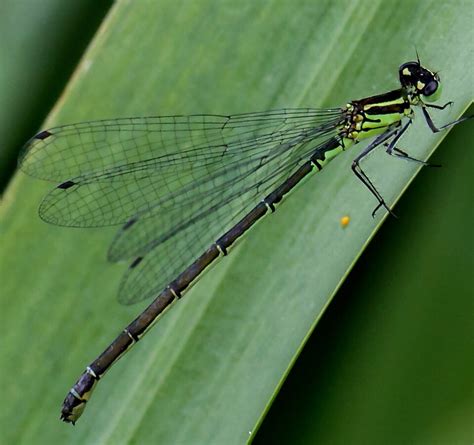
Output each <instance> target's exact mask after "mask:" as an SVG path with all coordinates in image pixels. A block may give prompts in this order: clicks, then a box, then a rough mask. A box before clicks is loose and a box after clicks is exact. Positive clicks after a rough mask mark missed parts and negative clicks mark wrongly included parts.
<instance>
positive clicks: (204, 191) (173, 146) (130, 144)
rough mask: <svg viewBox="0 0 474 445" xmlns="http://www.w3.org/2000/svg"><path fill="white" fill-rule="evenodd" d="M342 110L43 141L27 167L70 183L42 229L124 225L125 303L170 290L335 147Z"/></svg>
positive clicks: (155, 124)
mask: <svg viewBox="0 0 474 445" xmlns="http://www.w3.org/2000/svg"><path fill="white" fill-rule="evenodd" d="M340 121H341V110H340V109H330V110H315V109H290V110H275V111H269V112H262V113H248V114H241V115H235V116H214V115H200V116H172V117H149V118H132V119H115V120H109V121H97V122H90V123H83V124H75V125H68V126H64V127H57V128H53V129H51V130H47V131H44V132H42V133H39V134H38V135H37V136H35V137H34V138H33V139H31V140H30V142H29V143H28V144H27V146H26V148H25V150H24V152H23V154H22V156H21V160H20V166H21V168H22V170H23V171H25V172H26V173H28V174H30V175H33V176H36V177H40V178H43V179H49V180H55V181H61V183H60V184H59V185H58V186H57V187H56V188H55V189H53V190H52V191H51V192H50V193H49V194H48V195H47V196H46V197H45V199H44V200H43V202H42V204H41V207H40V215H41V216H42V218H43V219H45V220H47V221H49V222H52V223H55V224H60V225H68V226H81V227H87V226H88V227H90V226H104V225H112V224H117V223H125V225H124V226H123V227H122V229H121V230H120V231H119V233H118V235H117V236H116V238H115V240H114V242H113V244H112V246H111V248H110V250H109V258H110V259H111V260H113V261H116V260H119V259H126V258H134V257H136V259H135V260H134V262H133V263H132V264H133V267H131V268H130V269H129V271H128V272H127V273H126V275H125V281H124V282H123V283H122V286H121V292H120V299H121V300H122V301H124V302H127V303H130V302H134V301H138V300H141V299H144V298H147V297H149V296H150V295H151V294H153V293H156V292H157V291H159V290H161V288H163V287H164V285H166V284H167V282H169V281H171V280H172V279H173V278H174V277H175V276H176V275H177V274H178V273H179V272H180V271H182V269H183V268H184V267H186V266H188V265H189V264H190V263H191V262H192V260H193V259H194V257H196V256H197V255H198V254H200V253H201V251H202V250H203V249H205V248H206V247H208V245H210V244H211V243H212V242H213V241H214V240H215V239H216V238H217V237H218V236H219V235H221V234H222V233H223V232H224V231H225V230H228V229H229V228H230V227H231V226H232V225H233V224H235V222H236V221H238V218H239V217H241V216H242V215H243V214H245V213H246V212H247V211H248V210H249V209H250V208H251V207H253V206H254V205H255V204H256V202H258V199H262V198H263V197H264V196H265V195H266V194H268V192H269V191H271V189H272V188H274V187H275V186H276V185H278V184H279V183H281V182H282V181H283V180H284V179H285V177H287V176H288V175H290V174H291V173H292V171H294V169H295V168H297V167H298V165H299V164H300V163H301V161H302V160H304V159H305V158H306V157H307V156H308V153H310V152H312V151H313V150H314V149H315V148H316V147H317V145H318V143H319V142H320V141H322V140H323V139H324V140H327V138H329V137H331V136H332V135H333V134H334V132H335V129H336V128H337V125H339V124H340Z"/></svg>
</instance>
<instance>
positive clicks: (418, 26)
mask: <svg viewBox="0 0 474 445" xmlns="http://www.w3.org/2000/svg"><path fill="white" fill-rule="evenodd" d="M471 16H472V3H471V2H470V1H465V2H451V3H448V2H444V3H442V4H440V3H439V2H436V1H418V2H412V1H402V2H399V1H397V2H395V1H394V2H386V1H379V2H375V1H360V2H356V1H349V0H348V1H345V2H343V1H337V2H333V1H327V2H323V1H321V2H314V1H311V0H307V1H300V2H298V3H297V4H295V3H294V2H283V1H273V2H267V1H250V0H249V1H244V2H235V1H231V0H222V1H218V0H214V1H211V0H207V1H205V0H200V1H195V2H191V1H187V2H182V3H179V4H178V3H177V2H176V1H174V0H168V1H160V2H156V1H151V0H150V1H141V2H118V3H117V4H116V5H115V6H114V8H113V9H112V12H111V13H110V14H109V16H108V17H107V19H106V21H105V22H104V23H103V26H102V28H101V30H100V31H99V32H98V34H97V35H96V38H95V39H94V41H93V42H92V44H91V46H90V48H89V50H88V52H87V53H86V54H85V56H84V58H83V60H82V62H81V64H80V66H79V67H78V70H77V71H76V74H75V76H74V77H73V79H72V80H71V82H70V84H69V86H68V88H67V89H66V91H65V93H64V95H63V97H62V100H61V101H60V103H59V104H58V106H57V107H56V108H55V110H54V112H53V113H52V114H51V116H50V119H49V120H48V122H47V124H46V125H45V126H46V127H48V126H51V125H53V124H59V123H68V122H77V121H81V120H86V119H87V120H91V119H98V118H106V117H121V116H133V115H137V116H143V115H167V114H186V113H236V112H245V111H257V110H264V109H269V108H278V107H296V106H304V107H307V106H311V107H321V106H338V105H343V104H344V103H345V102H346V101H348V100H351V99H357V98H360V97H364V96H368V95H372V94H376V93H380V92H384V91H387V90H389V89H393V88H396V87H397V83H398V81H397V69H398V65H399V64H400V63H403V62H405V61H407V60H411V59H414V58H415V54H414V52H415V50H414V45H416V47H417V50H418V52H419V54H420V58H421V60H422V62H424V63H426V65H428V66H430V67H432V68H433V69H438V70H439V71H440V76H441V78H442V81H443V82H444V96H443V100H446V101H447V100H454V101H455V104H454V105H453V107H452V108H451V109H449V110H446V111H445V112H440V113H436V121H437V122H447V121H448V120H453V119H455V118H456V117H458V116H459V115H460V114H461V113H462V111H463V110H464V109H465V108H466V106H467V105H468V104H469V103H470V101H471V100H472V83H471V76H472V73H471V72H470V71H469V70H468V69H466V62H465V61H466V60H471V59H472V53H473V41H474V39H473V31H472V26H471V20H470V17H471ZM448 37H449V38H448ZM418 121H419V122H417V124H416V125H415V126H414V127H415V128H412V129H411V131H410V133H409V134H408V135H407V137H406V138H404V139H403V148H407V147H409V149H410V150H409V151H410V154H412V155H413V156H415V157H419V158H426V157H427V156H428V155H429V154H430V153H431V152H432V151H433V150H434V148H435V147H436V145H437V144H438V143H439V141H440V139H441V138H442V137H443V136H442V135H441V134H437V135H433V134H431V133H430V131H429V130H428V129H427V128H426V125H425V123H424V121H423V119H418ZM358 150H359V148H358V147H355V148H353V149H352V150H351V152H348V153H344V154H342V155H341V156H340V157H339V158H338V159H337V160H336V161H334V162H333V163H331V164H330V165H329V166H328V167H327V168H326V169H325V170H324V171H323V172H321V173H320V174H318V175H316V176H315V177H313V178H311V179H310V180H308V181H306V182H305V184H304V185H302V186H301V187H299V188H298V190H296V191H295V192H294V193H293V194H292V196H291V197H290V198H289V199H287V200H285V202H284V203H283V205H281V206H279V207H278V211H277V212H276V213H275V214H274V215H271V216H269V217H267V218H265V220H264V221H262V222H261V223H260V224H259V225H258V226H257V227H256V228H255V229H253V230H252V231H251V232H250V233H249V234H248V236H247V237H246V239H245V241H243V242H242V243H241V245H240V246H238V247H237V248H235V249H234V250H233V252H232V254H231V255H230V257H228V258H226V259H225V260H224V261H222V262H221V263H220V264H219V265H217V266H216V267H215V268H213V270H212V272H210V273H208V274H206V276H205V277H204V278H203V279H202V280H201V281H200V282H199V283H198V284H197V285H196V286H195V288H194V289H193V290H191V291H190V292H189V293H188V294H186V297H185V298H184V299H183V300H182V301H181V302H180V303H178V304H177V305H176V306H175V308H174V309H173V310H172V311H170V312H169V313H168V314H167V315H166V317H164V318H163V319H162V320H161V321H160V322H159V323H158V324H157V325H156V327H155V328H154V329H153V330H152V331H150V333H149V334H148V335H147V336H146V337H145V339H144V340H143V341H142V342H140V344H139V345H137V346H136V347H135V348H134V349H133V350H132V351H131V352H130V353H129V354H127V356H126V357H125V358H124V359H123V360H122V362H120V363H119V364H117V365H116V366H114V367H113V369H112V370H111V371H110V372H109V373H108V374H107V376H106V377H105V378H104V379H103V381H101V383H100V385H99V386H98V388H97V390H96V393H95V395H94V396H93V398H92V399H91V401H90V404H89V406H88V408H87V410H86V411H85V413H84V416H83V417H82V418H81V419H80V421H79V422H78V424H77V425H76V427H75V428H68V427H67V426H66V425H62V424H61V423H60V422H59V420H58V416H59V408H60V404H61V402H62V399H63V397H64V396H65V395H66V392H67V390H68V388H69V387H70V386H71V385H72V384H73V382H74V379H75V378H76V377H77V376H78V375H79V374H80V372H82V370H83V368H84V367H85V365H86V364H88V363H89V362H90V361H92V360H93V359H94V357H95V356H96V355H97V354H98V353H100V352H101V350H102V349H103V348H105V347H106V346H107V345H108V343H109V342H110V341H111V340H112V339H113V338H114V336H115V335H116V334H118V332H119V331H120V330H121V329H122V328H123V326H125V325H126V324H127V323H128V322H129V321H130V320H131V319H132V318H133V317H134V316H136V315H137V314H138V313H139V312H140V311H141V310H142V309H143V308H144V307H145V306H144V305H141V306H140V305H138V306H134V307H121V306H119V305H116V304H115V303H114V295H115V293H116V289H117V285H118V281H119V279H120V276H121V274H122V273H123V271H124V270H125V268H126V265H119V266H112V265H108V264H106V262H105V259H104V257H105V251H106V249H107V244H108V242H110V240H111V237H112V236H113V230H109V229H107V230H99V229H97V230H71V229H65V228H56V227H51V226H48V225H46V224H44V223H42V222H41V221H39V220H38V218H37V217H36V210H35V209H36V207H37V205H38V203H39V201H40V199H41V196H43V195H44V193H45V192H46V191H47V190H48V189H49V188H51V185H49V186H48V185H47V184H44V183H42V182H40V181H35V180H33V179H31V178H26V177H25V176H24V175H22V174H21V173H20V174H18V175H17V177H16V178H15V180H14V181H13V182H12V184H11V186H10V188H9V189H8V192H7V194H6V195H5V199H4V202H3V203H2V208H1V209H0V212H1V213H0V217H1V226H0V230H1V233H2V253H1V257H0V274H1V276H0V281H1V283H2V293H1V298H2V300H1V301H2V303H1V304H2V317H1V319H0V322H1V324H2V329H3V339H2V348H1V350H0V363H1V365H2V368H3V369H5V370H6V371H5V372H4V373H3V374H4V375H5V376H4V378H3V387H4V392H3V397H4V401H3V404H2V405H3V407H2V411H1V412H0V422H1V425H0V426H1V428H0V431H2V433H1V434H2V435H4V437H5V440H4V441H5V442H6V443H28V444H29V443H36V444H38V443H44V442H48V443H57V442H62V443H91V442H94V443H114V444H116V443H170V444H175V443H179V444H210V443H216V444H222V443H226V444H227V443H245V442H246V441H247V440H248V439H249V438H250V437H251V436H252V434H253V432H254V431H255V429H256V425H257V424H258V422H259V419H261V418H262V416H263V415H264V413H265V411H266V409H267V408H268V406H269V404H270V403H271V400H272V397H273V396H274V394H275V393H276V391H277V390H278V387H279V385H280V384H281V382H282V381H283V379H284V378H285V376H286V373H287V372H288V370H289V368H290V367H291V365H292V363H293V362H294V361H295V360H296V356H297V354H298V352H299V350H300V349H301V347H302V345H303V344H304V342H305V340H306V339H307V337H308V336H309V334H310V333H311V330H312V329H313V327H314V326H315V325H316V323H317V321H318V320H319V318H320V317H321V315H322V313H323V311H324V309H325V308H326V307H327V306H328V304H329V303H330V301H331V299H332V297H333V295H334V293H335V291H336V289H337V288H338V286H339V285H340V283H342V281H343V280H344V278H345V276H346V274H347V273H348V271H349V269H350V268H351V267H352V265H353V264H354V262H355V261H356V259H357V258H358V257H359V256H360V254H361V252H362V249H363V248H364V246H365V245H366V244H367V243H368V241H369V240H370V238H371V237H372V236H373V235H374V233H375V231H376V230H377V228H378V227H379V226H380V224H381V222H382V219H383V215H382V212H380V213H379V215H378V216H377V218H375V219H372V217H371V211H372V209H373V208H374V206H375V204H376V203H375V202H374V199H373V198H372V197H371V196H370V194H369V193H368V192H367V190H365V189H364V187H363V186H362V185H361V184H360V183H359V182H358V181H357V179H356V178H354V176H353V175H352V174H351V173H350V163H351V161H352V159H353V157H354V156H355V153H357V152H358ZM365 168H366V172H367V173H368V175H370V177H371V178H372V179H373V180H374V182H375V183H376V184H377V187H378V188H379V189H380V191H381V193H382V194H383V196H384V197H385V198H386V199H387V200H388V202H391V203H392V202H394V201H395V200H396V199H397V198H398V197H399V196H400V194H401V192H402V191H403V190H404V188H405V187H406V186H407V184H408V183H409V182H410V180H411V179H412V178H413V176H414V175H415V174H416V172H417V171H418V168H417V166H416V165H412V164H409V163H404V162H400V161H398V160H396V159H392V158H388V157H387V156H386V155H385V154H384V153H383V152H382V153H376V154H375V155H374V156H372V157H371V158H370V160H368V161H367V162H366V164H365ZM427 193H429V191H427ZM344 215H350V217H351V222H350V225H349V226H348V227H347V228H346V229H342V228H341V226H340V223H339V220H340V217H342V216H344ZM420 229H421V227H420ZM354 298H357V296H354ZM341 366H344V364H343V363H342V364H341Z"/></svg>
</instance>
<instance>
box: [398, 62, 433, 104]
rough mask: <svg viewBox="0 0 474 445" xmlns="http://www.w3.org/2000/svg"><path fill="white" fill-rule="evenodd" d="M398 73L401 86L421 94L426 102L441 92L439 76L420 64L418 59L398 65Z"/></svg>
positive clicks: (431, 100)
mask: <svg viewBox="0 0 474 445" xmlns="http://www.w3.org/2000/svg"><path fill="white" fill-rule="evenodd" d="M398 74H399V76H400V83H401V84H402V87H404V88H406V89H407V90H408V91H409V92H410V93H411V94H413V95H415V96H423V99H425V100H426V101H427V102H434V101H436V100H438V98H439V95H440V93H441V84H440V79H439V76H438V74H437V73H433V72H432V71H430V70H429V69H428V68H425V67H424V66H422V65H421V63H420V62H419V61H416V62H406V63H404V64H403V65H401V66H400V68H399V70H398Z"/></svg>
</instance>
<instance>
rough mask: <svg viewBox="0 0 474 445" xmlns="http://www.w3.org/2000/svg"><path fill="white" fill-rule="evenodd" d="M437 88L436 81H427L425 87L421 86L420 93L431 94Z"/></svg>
mask: <svg viewBox="0 0 474 445" xmlns="http://www.w3.org/2000/svg"><path fill="white" fill-rule="evenodd" d="M437 89H438V82H437V81H436V80H432V81H430V82H428V83H427V84H426V85H425V87H424V88H423V91H422V94H423V96H431V95H432V94H434V93H435V92H436V90H437Z"/></svg>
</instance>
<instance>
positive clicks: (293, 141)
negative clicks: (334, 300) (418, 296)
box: [20, 60, 466, 424]
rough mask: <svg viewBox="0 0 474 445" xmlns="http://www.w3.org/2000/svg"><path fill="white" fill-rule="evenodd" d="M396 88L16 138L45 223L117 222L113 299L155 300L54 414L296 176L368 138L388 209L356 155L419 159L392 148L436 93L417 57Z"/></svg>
mask: <svg viewBox="0 0 474 445" xmlns="http://www.w3.org/2000/svg"><path fill="white" fill-rule="evenodd" d="M399 78H400V84H401V87H400V88H399V89H397V90H394V91H390V92H388V93H384V94H380V95H378V96H372V97H367V98H365V99H361V100H354V101H352V102H350V103H348V104H347V105H346V106H344V107H342V108H330V109H306V108H305V109H281V110H273V111H266V112H258V113H247V114H238V115H233V116H221V115H194V116H165V117H143V118H129V119H122V118H120V119H112V120H102V121H94V122H85V123H79V124H73V125H65V126H62V127H56V128H52V129H50V130H46V131H42V132H41V133H39V134H37V135H36V136H34V137H33V138H32V139H31V140H30V141H29V142H28V143H27V145H26V147H25V149H24V151H23V153H22V155H21V159H20V165H21V169H22V170H23V171H24V172H26V173H28V174H30V175H32V176H35V177H38V178H41V179H46V180H52V181H57V182H59V185H58V186H57V187H56V188H54V189H53V190H52V191H51V192H50V193H49V194H48V195H47V196H46V197H45V198H44V200H43V202H42V204H41V206H40V215H41V217H42V218H43V219H44V220H46V221H48V222H50V223H54V224H58V225H64V226H76V227H97V226H108V225H114V224H122V227H121V229H120V230H119V231H118V233H117V235H116V237H115V239H114V240H113V242H112V245H111V246H110V249H109V252H108V258H109V259H110V260H111V261H118V260H123V259H125V260H131V264H130V266H129V268H128V270H127V272H126V273H125V275H124V278H123V281H122V283H121V286H120V291H119V300H120V301H122V302H124V303H126V304H130V303H134V302H137V301H140V300H142V299H146V298H151V297H155V299H154V300H153V302H152V303H151V304H150V306H148V308H147V309H145V311H143V312H142V313H141V314H140V315H139V316H138V317H137V318H136V319H135V320H134V321H132V322H131V323H130V324H129V325H128V326H127V327H126V328H125V329H124V330H123V332H122V333H121V334H120V335H119V336H118V337H117V338H116V339H115V340H114V341H113V342H112V343H111V344H110V346H109V347H107V348H106V349H105V351H104V352H102V354H101V355H100V356H99V357H98V358H97V359H96V360H94V361H93V362H92V363H91V364H90V365H89V366H88V367H87V368H86V370H85V371H84V373H83V374H82V375H81V376H80V378H79V379H78V381H77V382H76V383H75V385H74V386H73V387H72V389H71V390H70V391H69V393H68V394H67V396H66V398H65V400H64V402H63V406H62V411H61V419H62V420H64V421H66V422H72V423H73V424H74V423H75V421H76V420H77V419H78V418H79V417H80V416H81V414H82V412H83V410H84V408H85V406H86V403H87V401H88V400H89V398H90V396H91V393H92V391H93V389H94V387H95V385H96V383H97V382H98V380H99V379H100V378H101V377H102V376H103V375H104V373H105V372H106V371H107V370H108V369H109V368H110V367H111V366H112V365H113V364H114V363H115V362H116V361H117V360H118V359H119V358H120V357H121V356H122V355H123V354H124V353H125V352H127V351H128V350H129V349H130V348H131V346H132V345H133V344H134V343H136V342H137V341H138V340H140V339H141V337H142V336H143V335H144V334H145V333H146V331H147V330H148V328H150V326H151V325H152V323H153V322H154V321H156V320H157V318H158V317H159V316H160V315H161V314H162V313H163V312H164V311H165V309H167V308H168V307H170V305H171V303H173V302H174V301H175V300H177V299H179V298H180V297H181V296H182V295H183V293H184V292H185V291H186V290H187V289H188V288H189V287H190V285H191V284H192V283H193V282H194V281H195V280H196V279H197V278H198V277H199V276H200V275H201V274H202V272H203V271H204V270H205V269H206V268H207V267H208V266H209V265H210V264H211V263H212V262H214V261H215V260H216V259H217V258H218V257H219V256H225V255H227V253H228V250H229V248H230V247H231V246H232V245H233V244H234V242H235V241H236V240H237V239H238V238H239V237H241V236H242V235H243V234H244V233H245V232H246V231H247V230H248V229H249V228H250V227H252V226H253V225H254V224H255V223H256V222H257V221H258V220H259V219H260V218H262V217H263V216H264V215H265V214H266V213H268V212H274V211H275V206H276V205H277V204H278V203H279V202H280V201H281V200H282V198H283V197H284V196H285V195H286V194H288V193H289V192H290V191H291V190H292V189H293V188H294V187H295V186H296V185H297V184H298V183H299V182H300V181H301V180H302V179H303V178H304V177H306V176H307V175H309V174H310V173H311V172H315V171H319V170H321V169H322V168H323V167H324V166H325V165H326V164H327V163H328V162H329V161H330V160H331V159H333V158H334V157H335V156H337V155H338V154H339V153H341V152H342V151H344V150H346V149H348V148H349V147H350V146H352V145H354V144H357V143H358V142H360V141H362V140H363V139H366V138H371V137H374V139H373V141H372V142H371V143H370V144H369V145H367V147H366V148H364V149H363V150H362V152H361V153H360V154H358V155H357V156H356V157H355V159H354V161H353V163H352V171H353V172H354V174H355V175H356V176H357V178H359V179H360V180H361V181H362V183H363V184H364V185H365V186H366V187H367V188H368V189H369V190H370V192H371V193H372V194H373V195H374V196H375V198H376V199H377V201H378V204H377V206H376V207H375V209H374V211H373V214H375V212H376V211H377V210H378V209H379V208H381V207H384V208H385V209H386V210H387V211H389V212H391V210H390V208H389V206H388V205H387V204H386V202H385V201H384V199H383V198H382V196H381V195H380V193H379V192H378V191H377V189H376V188H375V186H374V184H373V183H372V182H371V180H370V179H369V178H368V176H367V175H366V174H365V173H364V171H363V170H362V168H361V167H360V161H362V159H364V158H365V157H366V156H367V155H368V154H369V153H370V152H371V151H373V150H374V149H375V148H377V147H380V146H384V147H385V149H386V152H387V153H388V154H389V155H392V156H396V157H398V158H401V159H405V160H409V161H413V162H417V163H420V164H422V165H428V164H427V163H426V162H425V161H422V160H418V159H415V158H413V157H411V156H410V155H408V154H407V153H405V152H404V151H402V150H401V149H399V148H397V146H396V145H397V142H398V141H399V139H400V138H401V136H402V135H403V134H404V133H405V132H406V130H407V129H408V127H409V126H410V125H411V123H412V119H413V117H414V107H415V106H419V107H420V108H421V110H422V113H423V115H424V117H425V119H426V122H427V124H428V126H429V128H430V129H431V130H432V131H433V132H437V131H440V130H443V129H446V128H449V127H452V126H453V125H456V124H458V123H459V122H461V121H463V120H464V119H466V118H464V119H458V120H456V121H454V122H451V123H449V124H446V125H443V126H441V127H436V126H435V124H434V123H433V121H432V119H431V117H430V114H429V113H428V110H427V109H428V108H435V109H438V110H443V109H444V108H446V107H447V106H448V105H449V104H450V102H448V103H446V104H444V105H442V106H439V105H434V104H429V103H428V102H434V101H436V100H437V99H438V96H439V93H440V79H439V76H438V74H436V73H434V72H432V71H430V70H428V69H427V68H425V67H423V66H422V65H421V64H420V61H419V60H417V61H415V62H407V63H404V64H403V65H401V66H400V68H399Z"/></svg>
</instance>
